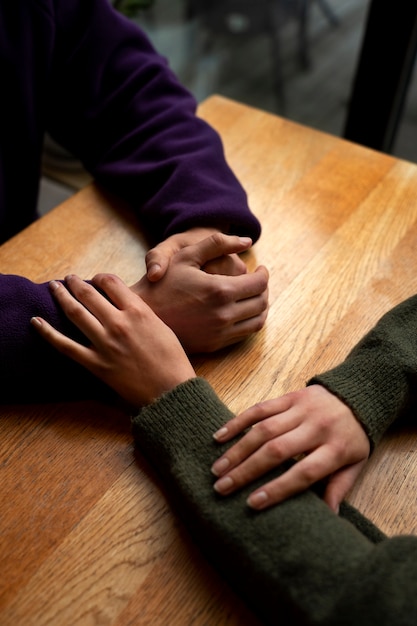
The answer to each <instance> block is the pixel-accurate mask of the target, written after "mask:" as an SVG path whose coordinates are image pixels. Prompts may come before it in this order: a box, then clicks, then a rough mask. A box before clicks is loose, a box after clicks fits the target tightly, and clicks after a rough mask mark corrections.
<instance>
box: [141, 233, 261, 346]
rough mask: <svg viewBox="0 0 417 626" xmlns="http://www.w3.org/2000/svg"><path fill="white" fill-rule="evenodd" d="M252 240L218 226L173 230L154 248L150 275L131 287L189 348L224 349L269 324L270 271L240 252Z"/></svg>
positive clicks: (248, 245)
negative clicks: (251, 265) (251, 266)
mask: <svg viewBox="0 0 417 626" xmlns="http://www.w3.org/2000/svg"><path fill="white" fill-rule="evenodd" d="M209 232H211V234H210V236H208V237H207V236H206V237H205V238H204V239H201V237H202V236H203V233H204V234H205V235H207V234H208V233H209ZM251 244H252V242H251V240H250V239H249V238H247V237H245V238H241V237H236V236H230V235H224V234H222V233H220V232H218V231H215V230H213V229H212V230H211V231H210V229H192V230H190V231H187V232H186V233H180V234H178V235H173V236H172V237H169V238H168V239H166V240H165V241H164V242H162V243H161V244H159V246H157V247H156V248H155V249H153V250H151V251H150V252H149V253H148V255H147V259H146V262H147V268H148V272H147V275H145V276H144V277H143V278H142V279H141V280H140V281H139V282H137V283H136V284H135V285H133V286H132V287H131V289H132V291H133V292H134V293H136V294H137V295H139V296H140V297H141V298H142V299H143V300H144V301H145V302H146V303H147V304H149V306H150V307H151V308H152V310H153V311H155V313H156V314H157V315H158V316H159V317H160V318H161V319H162V320H163V321H164V322H165V323H166V324H167V325H168V326H169V327H170V328H171V329H172V330H173V331H174V332H175V334H176V335H177V337H178V338H179V339H180V341H181V344H182V345H183V347H184V349H185V350H186V351H187V352H188V353H189V354H195V353H198V352H213V351H215V350H219V349H220V348H223V347H225V346H229V345H231V344H234V343H237V342H238V341H242V340H243V339H245V338H246V337H248V336H249V335H251V334H253V333H255V332H257V331H259V330H260V329H261V328H262V327H263V325H264V324H265V320H266V317H267V314H268V278H269V276H268V271H267V270H266V268H265V267H263V266H260V267H258V268H257V269H256V270H255V272H253V273H248V272H247V270H246V265H245V264H244V262H243V261H242V260H241V259H240V258H239V257H238V254H239V253H241V252H244V251H245V250H247V249H248V248H249V247H250V246H251ZM149 277H151V278H152V280H149Z"/></svg>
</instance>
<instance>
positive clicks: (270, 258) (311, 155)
mask: <svg viewBox="0 0 417 626" xmlns="http://www.w3.org/2000/svg"><path fill="white" fill-rule="evenodd" d="M200 115H201V116H202V117H204V118H205V119H207V120H208V121H209V122H210V123H211V124H212V125H213V126H214V127H215V128H216V129H217V130H218V131H219V133H220V135H221V136H222V138H223V141H224V145H225V151H226V155H227V158H228V160H229V162H230V164H231V165H232V167H233V169H234V170H235V172H236V173H237V175H238V176H239V178H240V179H241V180H242V181H243V183H244V185H245V187H246V189H247V192H248V196H249V201H250V205H251V207H252V209H253V211H254V213H255V214H256V215H257V216H258V217H259V219H260V220H261V222H262V224H263V235H262V237H261V239H260V241H259V242H258V243H257V244H256V245H255V246H254V247H253V249H252V250H251V251H249V252H248V253H246V255H245V259H246V261H247V263H248V266H249V268H250V270H251V271H253V270H254V269H255V268H256V266H257V265H259V264H263V265H266V266H267V267H268V269H269V271H270V275H271V279H270V311H269V317H268V321H267V324H266V327H265V328H264V329H263V330H262V331H261V332H260V333H259V334H258V335H257V336H255V337H252V338H250V339H249V340H247V341H246V342H244V343H242V344H240V345H238V346H235V347H233V348H230V349H227V350H222V351H221V352H219V353H217V354H214V355H211V356H208V357H198V358H195V359H194V364H195V366H196V369H197V371H198V373H200V374H202V375H204V376H206V377H207V378H208V379H209V380H210V382H211V383H212V384H213V386H214V387H215V389H216V390H217V391H218V393H219V394H220V396H221V397H222V398H223V399H224V400H225V401H226V402H227V403H228V404H229V405H230V406H231V408H232V409H233V410H240V409H243V408H244V407H246V406H248V405H250V404H252V403H253V402H255V401H257V400H259V399H264V398H268V397H272V396H274V395H277V394H281V393H283V392H286V391H289V390H291V389H295V388H297V387H299V386H303V385H304V384H305V382H306V381H307V380H308V379H309V378H310V377H311V376H312V375H313V374H315V373H317V372H319V371H323V370H325V369H327V368H329V367H331V366H332V365H335V364H336V363H338V362H339V361H340V360H342V359H343V358H344V357H345V356H346V354H347V352H348V351H349V350H350V348H351V347H352V346H353V345H354V344H355V343H356V341H357V340H358V339H359V338H360V337H361V336H362V335H363V334H364V332H366V331H367V330H368V329H369V328H370V327H371V326H372V325H373V324H374V323H375V322H376V321H377V320H378V319H379V317H380V316H381V315H382V314H383V313H384V312H385V311H387V310H389V309H390V308H391V307H392V306H393V305H395V304H397V303H398V302H400V301H401V300H403V299H404V298H406V297H408V296H409V295H411V294H413V293H415V292H417V275H416V272H415V248H416V241H417V203H416V202H415V197H416V194H417V167H416V166H414V165H412V164H410V163H406V162H404V161H400V160H397V159H395V158H393V157H390V156H387V155H383V154H379V153H377V152H373V151H371V150H367V149H364V148H361V147H359V146H356V145H353V144H350V143H347V142H344V141H342V140H340V139H337V138H335V137H332V136H330V135H326V134H323V133H320V132H317V131H314V130H311V129H308V128H305V127H303V126H300V125H297V124H294V123H291V122H288V121H286V120H284V119H282V118H279V117H276V116H273V115H271V114H267V113H264V112H261V111H259V110H256V109H251V108H250V107H247V106H243V105H240V104H238V103H234V102H231V101H229V100H226V99H224V98H220V97H217V96H216V97H213V98H210V99H209V100H207V101H206V102H205V103H203V105H202V106H201V107H200ZM145 252H146V240H145V238H144V237H143V235H142V234H141V233H140V230H139V228H138V225H137V224H136V223H135V221H134V219H133V218H131V217H129V215H128V213H127V212H126V211H125V210H124V209H123V207H122V208H121V207H119V206H118V203H117V202H116V201H115V199H114V198H111V197H110V196H107V195H106V194H104V193H103V192H102V191H100V190H99V189H98V188H97V187H95V186H94V185H90V186H88V187H86V188H85V189H84V190H82V191H81V192H80V193H78V194H76V195H75V196H74V197H73V198H71V199H70V200H68V201H67V202H65V203H64V204H63V205H61V206H60V207H58V208H57V209H55V210H54V211H52V212H51V213H50V214H48V215H47V216H45V217H43V218H42V219H40V220H39V221H38V222H37V223H35V224H33V225H32V226H31V227H30V228H28V229H26V230H25V231H23V232H22V233H20V234H19V235H18V236H17V237H15V238H14V239H12V240H10V241H9V242H7V243H6V244H4V245H3V246H2V247H0V268H1V270H2V272H4V273H16V274H21V275H25V276H27V277H29V278H31V279H32V280H35V281H45V280H48V279H50V278H62V277H64V276H65V275H66V274H67V273H69V272H77V273H79V274H80V275H81V276H82V277H85V278H91V277H92V276H93V275H94V274H95V273H97V272H99V271H112V272H115V273H118V274H119V275H120V276H121V277H122V278H123V279H124V280H126V281H127V282H128V283H131V282H134V281H135V280H137V278H138V277H139V276H141V275H142V274H143V272H144V254H145ZM1 413H2V415H1V420H0V429H1V431H2V433H1V435H2V436H1V437H0V467H1V474H0V477H1V519H0V567H1V572H2V576H1V579H0V623H1V624H2V626H16V625H20V624H25V626H26V625H28V626H35V625H36V626H41V625H42V626H46V625H48V626H56V625H59V626H66V625H68V626H70V625H71V626H73V625H80V626H84V625H90V624H91V625H110V624H111V625H114V626H125V625H127V624H141V625H142V624H144V625H145V624H149V625H151V624H152V626H165V625H166V624H167V623H169V624H178V625H179V626H183V625H188V624H190V625H191V624H193V625H196V626H203V625H206V624H210V625H211V624H216V626H217V625H226V624H227V625H235V624H236V625H237V624H242V623H244V624H248V625H249V624H255V623H256V620H255V618H254V617H253V616H252V615H251V614H250V613H249V612H248V611H247V609H246V608H245V607H244V605H243V603H242V602H241V601H240V600H239V599H238V598H236V597H235V596H234V595H233V593H232V592H231V591H230V589H228V588H227V586H226V585H225V584H224V583H223V581H222V580H221V578H220V577H219V576H218V575H217V574H216V573H215V572H213V571H212V570H211V568H210V567H209V566H208V565H207V563H206V562H205V561H204V560H203V559H202V557H201V556H200V554H199V552H198V550H196V548H195V546H193V544H192V543H191V541H190V540H189V538H188V536H187V533H186V532H185V530H184V529H183V528H182V526H181V524H180V523H179V522H178V521H177V520H176V518H175V517H174V516H173V515H172V514H171V512H170V509H169V507H168V505H167V503H166V500H165V498H164V495H163V492H162V491H161V490H160V489H159V487H158V482H157V480H155V477H154V475H153V471H152V470H151V469H150V468H149V467H148V466H147V465H146V463H145V462H144V461H143V459H141V457H140V456H139V455H137V454H136V455H135V453H134V450H133V445H132V440H131V435H130V426H129V424H128V423H127V420H126V417H125V416H124V415H123V413H122V412H121V411H120V410H119V409H118V408H117V407H111V406H102V405H100V404H98V403H95V402H84V403H71V404H66V405H65V404H50V405H36V406H25V407H23V406H9V407H3V408H2V411H1ZM411 417H412V416H411ZM415 450H416V437H415V429H414V427H413V425H412V420H411V421H410V423H409V424H404V425H400V426H399V427H397V428H396V429H393V430H392V432H390V433H389V434H388V435H387V436H386V437H385V439H384V441H383V442H382V444H381V445H380V447H379V448H378V449H377V451H376V452H375V454H374V456H373V458H372V459H371V461H370V463H369V464H368V466H367V468H366V470H365V472H364V473H363V475H362V477H361V479H360V481H359V482H358V485H357V487H355V490H354V491H353V493H352V494H351V496H350V500H351V502H353V503H354V504H356V505H357V506H358V507H359V508H360V509H361V510H362V511H363V512H365V513H366V514H367V515H369V516H370V517H371V519H373V520H374V521H375V522H377V523H378V524H379V525H380V526H381V528H382V529H383V530H384V531H385V532H387V533H389V534H394V533H398V532H415V530H416V524H415V510H416V501H415V500H416V496H415V488H414V485H415V479H416V473H417V468H416V462H415V458H416V455H415ZM173 616H175V617H173Z"/></svg>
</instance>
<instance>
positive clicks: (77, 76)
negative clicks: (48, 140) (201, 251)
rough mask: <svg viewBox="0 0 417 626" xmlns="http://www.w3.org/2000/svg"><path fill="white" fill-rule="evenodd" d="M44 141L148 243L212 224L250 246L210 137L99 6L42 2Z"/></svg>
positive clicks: (146, 46) (150, 55)
mask: <svg viewBox="0 0 417 626" xmlns="http://www.w3.org/2000/svg"><path fill="white" fill-rule="evenodd" d="M49 3H50V4H51V6H52V7H53V10H54V11H55V14H54V16H53V22H52V24H53V29H54V33H53V38H54V41H55V47H54V60H53V65H52V70H53V71H52V73H51V83H50V84H51V88H50V94H49V97H48V102H49V104H50V107H49V111H48V115H47V118H46V119H47V120H49V129H50V132H51V134H52V135H53V136H54V137H55V139H57V140H58V141H59V142H60V143H62V144H63V145H65V146H66V147H67V148H68V149H69V150H70V151H71V152H73V153H74V154H76V155H77V156H78V157H80V158H81V159H82V161H83V163H84V164H85V166H86V168H87V169H88V170H89V171H90V172H91V173H92V174H93V175H94V177H95V178H96V180H97V181H99V182H100V183H102V184H103V186H105V187H106V188H107V189H109V190H110V191H112V192H114V193H115V194H117V195H118V196H121V197H123V198H124V199H125V200H126V201H128V203H129V204H131V205H132V206H133V207H134V208H135V210H136V212H137V214H138V216H139V219H140V220H141V223H142V224H143V225H144V227H145V228H146V229H147V231H148V234H149V235H150V237H151V239H152V240H154V241H158V240H161V239H164V238H165V237H166V236H168V235H170V234H172V233H175V232H180V231H182V230H185V229H187V228H190V227H192V226H196V225H199V226H201V225H219V226H221V227H223V228H224V229H225V230H228V231H229V232H231V233H233V234H240V235H248V236H251V237H252V238H253V240H254V241H255V240H256V239H257V238H258V237H259V234H260V225H259V222H258V220H257V219H256V218H255V216H254V215H253V214H252V213H251V211H250V210H249V208H248V204H247V198H246V193H245V192H244V190H243V188H242V187H241V185H240V183H239V182H238V181H237V179H236V177H235V175H234V174H233V172H232V171H231V169H230V168H229V166H228V165H227V163H226V160H225V156H224V151H223V146H222V143H221V140H220V138H219V136H218V134H217V133H216V132H215V131H214V129H212V128H211V127H210V126H209V125H208V124H206V123H205V122H204V121H202V120H201V119H199V118H197V117H196V115H195V111H196V102H195V100H194V98H193V96H192V95H191V94H190V93H189V92H188V91H187V90H186V89H184V87H182V86H181V84H180V83H179V81H178V80H177V78H176V77H175V76H174V74H173V73H172V72H171V70H170V69H169V67H168V64H167V62H166V60H165V59H164V58H163V57H161V56H160V55H159V54H157V52H156V51H155V50H154V48H153V47H152V44H151V43H150V42H149V40H148V38H147V36H146V35H145V34H144V33H143V32H142V31H141V30H140V29H139V28H138V27H137V26H136V25H135V24H133V23H132V22H131V21H129V20H127V19H126V18H124V17H123V16H122V15H120V14H119V13H118V12H116V11H115V10H114V9H113V8H112V7H111V6H110V3H109V2H108V0H70V1H69V0H65V1H64V0H54V1H52V0H49Z"/></svg>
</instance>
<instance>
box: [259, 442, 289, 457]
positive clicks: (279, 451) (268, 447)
mask: <svg viewBox="0 0 417 626" xmlns="http://www.w3.org/2000/svg"><path fill="white" fill-rule="evenodd" d="M264 446H265V452H266V454H267V456H268V458H270V459H273V460H274V461H275V462H281V461H282V459H283V458H284V455H285V451H284V450H283V446H282V444H281V442H280V441H279V439H271V440H270V441H268V442H267V443H265V444H264Z"/></svg>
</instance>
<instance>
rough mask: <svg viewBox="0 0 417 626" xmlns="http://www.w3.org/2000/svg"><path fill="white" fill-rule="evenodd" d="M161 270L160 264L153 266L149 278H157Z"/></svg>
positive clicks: (149, 270)
mask: <svg viewBox="0 0 417 626" xmlns="http://www.w3.org/2000/svg"><path fill="white" fill-rule="evenodd" d="M160 269H161V266H160V265H159V264H158V263H155V264H154V265H151V266H150V267H149V269H148V278H152V276H155V275H156V274H158V272H159V271H160Z"/></svg>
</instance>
